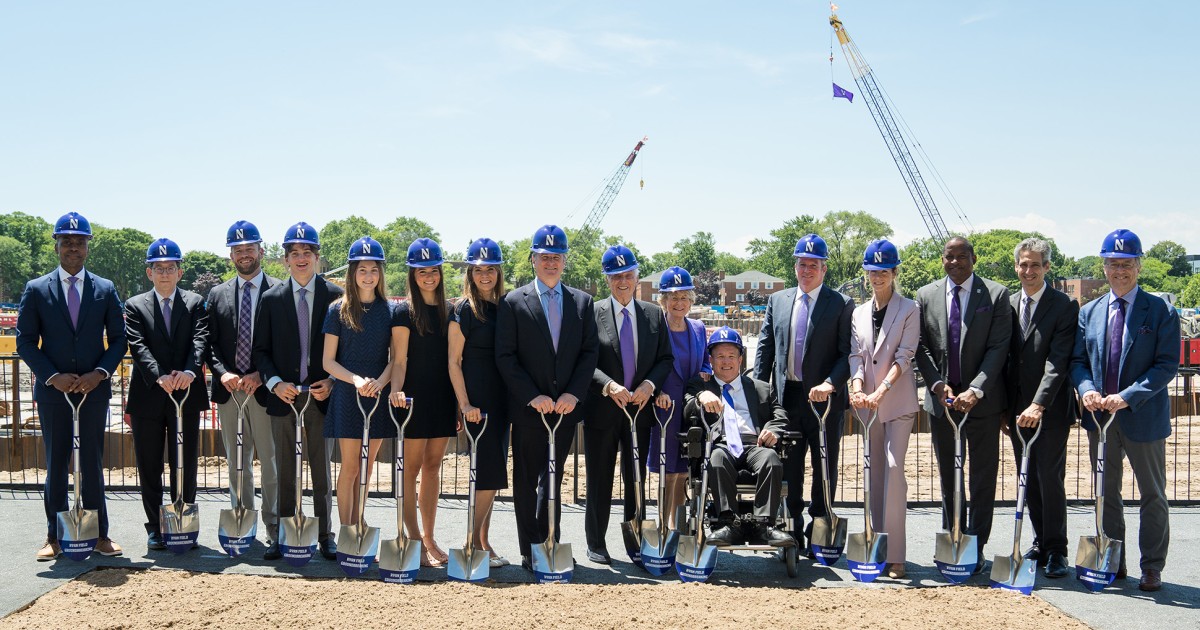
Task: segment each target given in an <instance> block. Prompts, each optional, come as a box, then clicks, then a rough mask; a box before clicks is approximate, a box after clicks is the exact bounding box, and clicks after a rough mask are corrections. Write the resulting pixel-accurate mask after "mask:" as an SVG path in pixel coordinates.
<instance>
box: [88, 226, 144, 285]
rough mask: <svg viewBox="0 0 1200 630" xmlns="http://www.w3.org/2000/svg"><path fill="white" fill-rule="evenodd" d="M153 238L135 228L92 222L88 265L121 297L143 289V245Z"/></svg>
mask: <svg viewBox="0 0 1200 630" xmlns="http://www.w3.org/2000/svg"><path fill="white" fill-rule="evenodd" d="M153 240H154V237H152V236H150V235H149V234H147V233H145V232H143V231H141V230H137V229H134V228H107V227H104V226H102V225H99V224H96V223H93V224H92V241H91V253H90V254H89V255H88V260H87V268H88V270H89V271H91V272H93V273H95V274H96V275H98V276H101V277H103V278H108V279H109V280H112V282H113V284H114V285H116V287H117V295H119V296H120V297H121V299H122V300H125V299H128V298H129V297H130V296H132V295H136V294H138V293H141V292H143V291H146V290H147V289H148V288H149V287H150V281H149V280H147V279H146V265H145V264H144V262H143V261H145V260H146V248H147V247H149V246H150V243H151V241H153Z"/></svg>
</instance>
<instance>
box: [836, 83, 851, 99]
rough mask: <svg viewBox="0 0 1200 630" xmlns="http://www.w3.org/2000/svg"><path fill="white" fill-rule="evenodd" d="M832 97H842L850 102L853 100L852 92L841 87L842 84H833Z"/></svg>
mask: <svg viewBox="0 0 1200 630" xmlns="http://www.w3.org/2000/svg"><path fill="white" fill-rule="evenodd" d="M833 98H844V99H846V100H847V101H850V102H851V103H853V102H854V92H851V91H850V90H847V89H845V88H843V87H842V86H840V85H838V84H836V83H834V84H833Z"/></svg>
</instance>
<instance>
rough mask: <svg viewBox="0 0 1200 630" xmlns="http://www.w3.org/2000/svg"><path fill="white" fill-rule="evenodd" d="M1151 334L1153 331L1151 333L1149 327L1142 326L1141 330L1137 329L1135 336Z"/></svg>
mask: <svg viewBox="0 0 1200 630" xmlns="http://www.w3.org/2000/svg"><path fill="white" fill-rule="evenodd" d="M1151 332H1153V331H1152V330H1150V327H1149V326H1142V327H1141V328H1139V329H1138V333H1137V334H1139V335H1149V334H1150V333H1151Z"/></svg>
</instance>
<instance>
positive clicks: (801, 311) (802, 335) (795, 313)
mask: <svg viewBox="0 0 1200 630" xmlns="http://www.w3.org/2000/svg"><path fill="white" fill-rule="evenodd" d="M792 330H794V331H796V332H795V333H794V334H793V335H792V336H793V337H794V338H795V341H794V342H792V371H793V372H795V373H796V380H798V381H803V380H804V343H805V341H806V340H807V339H808V294H807V293H803V294H801V295H800V305H799V306H797V307H796V308H794V309H792Z"/></svg>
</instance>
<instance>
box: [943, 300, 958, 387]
mask: <svg viewBox="0 0 1200 630" xmlns="http://www.w3.org/2000/svg"><path fill="white" fill-rule="evenodd" d="M959 291H962V287H960V286H958V285H957V284H956V285H954V293H953V295H951V297H950V347H949V348H947V349H946V354H948V355H949V363H950V365H949V369H948V370H947V371H948V372H949V373H948V374H947V375H946V378H948V379H949V380H950V384H951V385H954V386H956V387H957V386H958V385H960V384H961V383H962V367H961V366H960V365H959V362H960V361H961V358H960V357H959V353H960V352H961V351H962V350H961V346H962V307H961V306H959V305H958V292H959Z"/></svg>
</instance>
